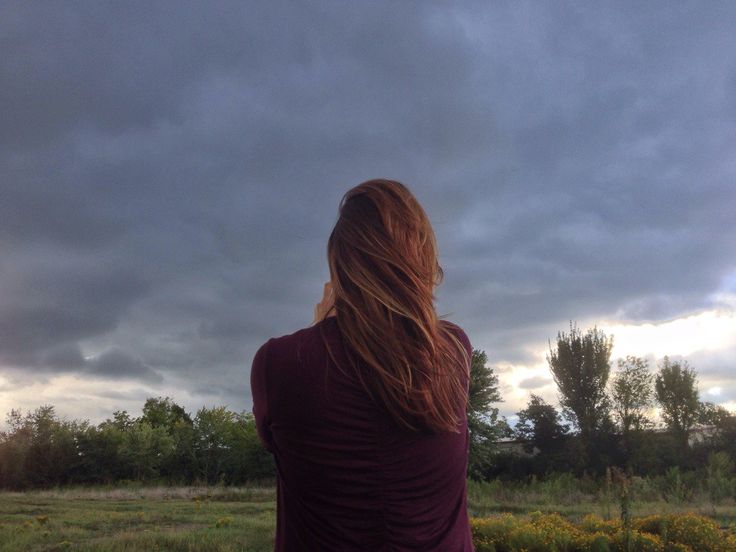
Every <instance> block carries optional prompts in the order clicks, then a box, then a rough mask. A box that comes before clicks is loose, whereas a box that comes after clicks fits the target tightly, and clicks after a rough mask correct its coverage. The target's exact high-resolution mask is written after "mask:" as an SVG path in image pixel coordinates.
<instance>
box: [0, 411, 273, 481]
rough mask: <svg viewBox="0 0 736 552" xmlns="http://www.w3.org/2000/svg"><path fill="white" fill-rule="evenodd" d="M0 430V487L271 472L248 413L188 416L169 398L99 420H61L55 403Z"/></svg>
mask: <svg viewBox="0 0 736 552" xmlns="http://www.w3.org/2000/svg"><path fill="white" fill-rule="evenodd" d="M7 422H8V426H9V430H8V431H5V432H0V488H6V489H18V490H21V489H28V488H34V487H46V488H47V487H52V486H57V485H66V484H75V483H83V484H90V483H108V484H109V483H113V482H115V481H124V480H136V481H162V482H163V481H166V482H169V483H182V484H183V483H195V482H197V481H206V482H209V483H216V482H224V483H229V484H238V483H244V482H246V481H249V480H257V479H268V480H272V479H273V478H274V477H275V464H274V461H273V457H272V455H271V454H270V453H269V452H267V451H266V450H265V449H264V448H263V447H262V446H261V443H260V440H259V438H258V434H257V432H256V428H255V420H254V418H253V415H252V413H250V412H243V413H235V412H231V411H229V410H227V408H225V407H216V408H212V409H206V408H203V409H201V410H200V411H199V412H198V413H197V417H196V418H195V419H194V420H192V418H191V417H190V416H189V414H188V413H187V412H186V411H185V410H184V409H183V408H182V407H180V406H178V405H177V404H176V403H174V402H173V401H172V400H171V399H170V398H168V397H166V398H161V397H158V398H149V399H148V400H147V401H146V404H145V405H144V408H143V415H142V416H141V417H140V418H137V419H136V418H132V417H131V416H130V415H129V414H128V413H127V412H126V411H124V410H123V411H116V412H114V413H113V417H112V418H111V419H107V420H105V421H104V422H102V423H100V424H99V425H98V426H93V425H90V424H89V422H87V421H83V422H78V421H71V422H70V421H66V420H59V419H58V417H57V416H56V414H55V411H54V408H53V406H50V405H44V406H41V407H39V408H37V409H36V410H34V411H33V412H29V413H27V414H26V415H25V416H24V415H23V414H22V413H21V412H20V411H19V410H12V411H11V412H10V414H9V415H8V420H7Z"/></svg>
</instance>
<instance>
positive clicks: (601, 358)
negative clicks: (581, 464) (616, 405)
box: [547, 322, 613, 461]
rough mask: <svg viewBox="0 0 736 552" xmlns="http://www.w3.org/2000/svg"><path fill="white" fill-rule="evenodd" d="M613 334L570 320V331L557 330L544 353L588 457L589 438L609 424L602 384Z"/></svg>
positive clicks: (605, 382) (608, 413) (607, 372)
mask: <svg viewBox="0 0 736 552" xmlns="http://www.w3.org/2000/svg"><path fill="white" fill-rule="evenodd" d="M612 347H613V338H612V337H611V338H609V337H606V335H605V333H603V331H601V330H599V329H597V328H595V327H594V328H593V329H592V330H588V331H587V332H586V333H584V334H583V333H582V332H581V331H580V330H579V329H578V328H577V325H575V324H574V323H573V322H570V333H565V332H559V333H558V334H557V341H556V346H555V347H554V348H553V347H552V345H551V344H550V352H549V355H548V356H547V362H548V363H549V368H550V371H551V372H552V377H553V378H554V380H555V383H556V384H557V388H558V390H559V392H560V395H559V400H560V405H561V406H562V412H563V414H564V415H565V417H566V418H568V419H569V420H571V421H572V422H573V423H574V424H575V426H576V427H577V429H578V431H579V437H580V441H581V445H582V448H583V453H584V454H586V456H587V458H584V459H583V461H588V460H590V459H591V457H592V453H593V449H594V446H593V441H594V440H595V438H596V437H597V436H598V435H599V434H600V433H601V432H602V430H603V429H604V428H606V427H608V426H610V401H609V400H608V396H607V395H606V384H607V382H608V376H609V374H610V372H611V364H610V358H611V348H612Z"/></svg>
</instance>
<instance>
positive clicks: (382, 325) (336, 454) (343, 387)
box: [251, 180, 473, 552]
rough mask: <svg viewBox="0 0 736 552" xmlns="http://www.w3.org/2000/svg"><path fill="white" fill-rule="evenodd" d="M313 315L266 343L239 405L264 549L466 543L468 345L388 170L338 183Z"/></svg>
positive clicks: (426, 237) (425, 549)
mask: <svg viewBox="0 0 736 552" xmlns="http://www.w3.org/2000/svg"><path fill="white" fill-rule="evenodd" d="M327 258H328V263H329V268H330V282H328V283H327V284H325V288H324V296H323V298H322V301H320V303H318V304H317V306H316V307H315V321H314V324H313V325H312V326H310V327H308V328H305V329H302V330H300V331H298V332H296V333H293V334H291V335H286V336H283V337H279V338H272V339H270V340H268V341H267V342H266V343H265V344H264V345H263V346H261V348H260V349H259V350H258V352H257V353H256V355H255V358H254V360H253V367H252V370H251V389H252V394H253V413H254V415H255V418H256V424H257V428H258V433H259V436H260V438H261V440H262V441H263V444H264V446H265V447H266V448H267V449H268V450H269V451H271V453H272V454H273V455H274V458H275V461H276V466H277V470H278V479H277V481H278V495H277V523H276V525H277V528H276V544H275V550H276V551H289V552H291V551H299V552H304V551H320V552H329V551H353V550H366V551H367V550H370V551H372V552H381V551H397V552H403V551H409V550H411V551H422V552H430V551H443V552H468V551H472V550H473V546H472V543H471V535H470V527H469V521H468V515H467V509H466V508H467V506H466V473H467V462H468V428H467V419H466V417H465V409H466V404H467V395H468V382H469V371H470V355H471V346H470V343H469V341H468V338H467V336H466V335H465V333H464V332H463V331H462V330H461V329H460V328H459V327H457V326H455V325H453V324H451V323H449V322H446V321H440V320H439V319H438V317H437V314H436V311H435V308H434V295H433V292H434V287H435V286H436V285H437V284H438V283H439V282H440V281H441V279H442V269H441V268H440V265H439V264H438V262H437V251H436V244H435V237H434V233H433V231H432V227H431V225H430V223H429V220H428V219H427V216H426V214H425V213H424V210H423V209H422V207H421V206H420V205H419V203H418V202H417V200H416V199H415V198H414V196H413V195H412V194H411V192H410V191H409V190H408V189H407V188H406V187H405V186H404V185H402V184H401V183H399V182H395V181H391V180H370V181H367V182H364V183H362V184H360V185H359V186H356V187H355V188H353V189H351V190H349V191H348V192H347V193H346V194H345V196H344V197H343V199H342V201H341V203H340V215H339V218H338V221H337V223H336V224H335V227H334V229H333V231H332V234H331V235H330V238H329V241H328V243H327Z"/></svg>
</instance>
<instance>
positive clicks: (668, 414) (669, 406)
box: [654, 356, 700, 450]
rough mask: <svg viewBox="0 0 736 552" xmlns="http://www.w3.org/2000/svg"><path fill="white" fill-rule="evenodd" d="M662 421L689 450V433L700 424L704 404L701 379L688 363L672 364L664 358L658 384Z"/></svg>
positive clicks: (658, 373)
mask: <svg viewBox="0 0 736 552" xmlns="http://www.w3.org/2000/svg"><path fill="white" fill-rule="evenodd" d="M654 389H655V392H656V395H657V402H658V403H659V404H660V406H661V407H662V419H663V420H664V421H665V423H666V424H667V427H669V429H670V431H672V433H673V434H674V435H675V437H677V439H678V440H679V442H680V445H681V446H682V447H683V450H686V449H687V448H688V433H689V432H690V429H691V428H692V427H693V426H694V425H695V423H696V422H697V420H698V414H699V412H700V400H699V396H698V378H697V374H696V372H695V370H694V369H692V368H691V367H690V366H689V365H688V363H687V361H682V362H677V361H675V362H672V361H670V359H669V357H666V356H665V357H664V359H663V360H662V362H661V364H660V366H659V372H657V377H656V380H655V384H654Z"/></svg>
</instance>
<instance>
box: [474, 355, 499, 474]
mask: <svg viewBox="0 0 736 552" xmlns="http://www.w3.org/2000/svg"><path fill="white" fill-rule="evenodd" d="M487 363H488V357H487V355H486V353H485V352H483V351H480V350H478V349H474V350H473V355H472V358H471V363H470V382H469V388H468V406H467V417H468V432H469V433H470V451H469V453H468V456H469V458H468V475H469V476H470V477H471V478H473V479H482V478H483V474H485V473H486V471H487V469H488V467H489V465H490V462H491V455H492V453H493V443H494V442H495V441H496V439H497V438H498V437H499V434H500V433H502V432H503V430H504V422H503V421H499V420H498V408H493V407H492V406H491V404H492V403H494V402H501V394H500V392H499V390H498V376H497V375H495V374H494V373H493V368H491V367H489V366H487ZM505 425H506V427H508V424H505Z"/></svg>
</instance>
